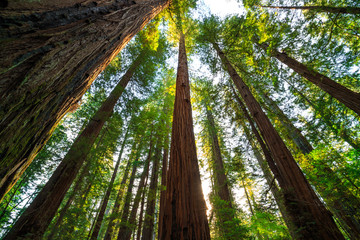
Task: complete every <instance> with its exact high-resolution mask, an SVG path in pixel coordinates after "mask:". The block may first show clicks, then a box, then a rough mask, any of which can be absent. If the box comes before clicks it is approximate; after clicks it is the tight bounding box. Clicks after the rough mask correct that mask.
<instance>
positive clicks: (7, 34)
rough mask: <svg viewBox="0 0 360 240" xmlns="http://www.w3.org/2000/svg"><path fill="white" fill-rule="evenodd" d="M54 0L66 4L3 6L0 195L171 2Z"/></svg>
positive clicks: (1, 33)
mask: <svg viewBox="0 0 360 240" xmlns="http://www.w3.org/2000/svg"><path fill="white" fill-rule="evenodd" d="M65 1H66V0H65ZM17 2H19V1H17ZM52 2H53V5H63V6H64V7H61V8H60V7H59V8H51V7H49V8H40V10H39V9H30V8H31V7H29V8H28V9H26V8H23V9H21V11H20V10H19V9H15V8H5V9H1V10H0V15H1V23H0V39H1V40H0V59H1V62H0V99H1V101H0V119H1V120H0V158H1V160H0V169H1V171H0V200H1V199H2V197H3V196H4V194H6V193H7V192H8V191H9V190H10V189H11V187H12V186H13V185H14V184H15V182H16V181H17V179H18V178H19V176H20V175H21V174H22V173H23V172H24V170H25V169H26V168H27V166H28V165H29V164H30V163H31V161H32V160H33V158H34V157H35V155H36V154H37V152H38V151H39V150H40V149H41V148H42V147H43V145H44V144H45V143H46V141H47V140H48V139H49V137H50V135H51V134H52V132H53V130H54V129H55V127H56V125H57V124H58V123H59V121H60V120H61V118H62V117H63V116H64V115H65V114H66V113H67V112H68V111H69V110H71V109H74V108H76V106H77V105H78V102H79V101H80V99H81V97H82V95H83V94H84V93H85V91H86V90H87V88H88V87H89V86H90V85H91V83H92V82H93V80H94V79H95V78H96V77H97V75H98V74H99V73H100V72H101V71H102V70H104V68H105V67H106V66H107V65H108V64H109V63H110V61H111V60H112V59H113V58H114V57H115V56H116V55H117V54H118V53H119V51H120V50H121V49H122V48H123V47H124V46H125V45H126V44H127V42H128V41H129V40H130V39H131V38H132V37H133V36H134V35H135V34H136V33H137V32H139V31H140V29H142V28H143V27H144V26H145V24H146V23H147V22H149V21H150V20H151V19H152V18H153V17H154V16H156V15H157V14H158V13H159V12H160V11H161V10H162V9H164V8H165V7H167V5H168V3H169V1H167V0H139V1H136V2H135V1H127V0H116V1H115V0H110V1H86V2H85V1H80V0H74V1H72V2H77V3H76V4H73V5H70V4H67V5H66V4H59V3H57V4H56V3H54V1H52ZM60 2H62V1H60ZM67 2H69V1H67ZM80 2H81V3H80ZM31 4H34V3H31ZM44 6H45V5H44ZM9 133H11V134H9Z"/></svg>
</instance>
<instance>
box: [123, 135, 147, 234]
mask: <svg viewBox="0 0 360 240" xmlns="http://www.w3.org/2000/svg"><path fill="white" fill-rule="evenodd" d="M152 148H153V146H152V141H151V140H150V147H149V153H148V156H147V158H146V160H145V165H144V170H143V172H142V174H141V178H140V182H139V186H138V189H137V192H136V195H135V198H134V201H133V205H132V209H131V213H130V216H129V219H127V220H125V219H122V221H121V223H120V229H119V233H118V236H117V239H118V240H130V238H131V234H132V232H133V230H134V225H135V223H136V213H137V210H138V208H139V204H140V201H141V195H142V193H143V191H144V190H145V187H146V186H145V180H146V179H147V177H148V175H149V167H150V159H151V154H152ZM123 220H125V221H123Z"/></svg>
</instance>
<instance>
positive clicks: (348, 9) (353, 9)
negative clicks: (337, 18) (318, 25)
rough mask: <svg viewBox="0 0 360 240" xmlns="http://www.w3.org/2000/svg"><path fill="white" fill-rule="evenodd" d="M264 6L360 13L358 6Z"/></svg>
mask: <svg viewBox="0 0 360 240" xmlns="http://www.w3.org/2000/svg"><path fill="white" fill-rule="evenodd" d="M261 7H264V8H276V9H299V10H310V11H315V12H328V13H347V14H360V8H358V7H328V6H261Z"/></svg>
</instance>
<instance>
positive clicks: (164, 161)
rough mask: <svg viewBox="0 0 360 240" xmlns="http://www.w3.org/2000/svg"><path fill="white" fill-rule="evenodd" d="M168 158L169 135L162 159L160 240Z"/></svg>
mask: <svg viewBox="0 0 360 240" xmlns="http://www.w3.org/2000/svg"><path fill="white" fill-rule="evenodd" d="M168 158H169V134H168V135H167V136H166V137H165V141H164V153H163V158H162V167H161V169H162V170H161V188H160V207H159V224H158V238H160V233H161V228H162V222H163V218H164V207H165V194H166V191H165V190H166V178H167V177H166V176H167V171H168Z"/></svg>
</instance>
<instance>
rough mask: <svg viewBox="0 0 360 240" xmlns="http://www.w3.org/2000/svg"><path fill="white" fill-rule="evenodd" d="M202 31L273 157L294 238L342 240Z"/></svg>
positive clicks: (239, 81) (251, 99)
mask: <svg viewBox="0 0 360 240" xmlns="http://www.w3.org/2000/svg"><path fill="white" fill-rule="evenodd" d="M210 21H211V20H210ZM208 23H209V22H208ZM213 23H214V22H210V24H213ZM210 26H212V25H210ZM205 28H206V29H204V32H203V33H204V34H203V35H202V36H203V37H204V39H206V40H207V41H209V42H210V43H211V44H212V46H213V48H214V49H215V50H216V52H217V54H218V56H219V57H220V59H221V61H222V63H223V65H224V69H225V70H226V71H227V72H228V74H229V75H230V77H231V79H232V80H233V82H234V84H235V86H236V88H237V90H238V91H239V93H240V94H241V96H242V98H243V99H244V102H245V104H246V106H247V107H248V109H249V111H250V113H251V115H252V117H253V118H254V121H255V122H256V124H257V125H258V127H259V129H260V132H261V134H262V137H263V139H264V141H265V143H266V145H267V147H268V148H269V150H270V152H271V154H272V155H273V159H274V162H275V164H276V170H277V171H278V174H276V173H275V177H276V178H277V180H278V182H279V184H280V187H281V189H282V190H283V194H284V198H285V205H286V206H287V209H288V211H289V212H291V217H292V222H293V223H295V224H296V227H297V235H298V237H297V238H298V239H332V238H334V239H344V237H343V236H342V234H341V232H340V231H339V229H338V227H337V226H336V224H335V222H334V220H333V219H332V217H331V214H330V212H329V211H328V210H327V209H326V208H325V207H324V205H323V203H322V202H321V201H320V199H319V198H318V196H317V195H316V194H315V192H314V190H313V189H312V187H311V186H310V184H309V183H308V181H307V180H306V178H305V176H304V174H303V173H302V171H301V169H300V168H299V166H298V165H297V163H296V162H295V160H294V158H293V156H292V155H291V153H290V151H289V150H288V149H287V147H286V146H285V144H284V142H283V140H282V139H281V138H280V136H279V134H278V133H277V132H276V130H275V128H274V127H273V126H272V124H271V122H270V120H269V119H268V117H267V116H266V115H265V113H264V112H263V110H262V109H261V107H260V105H259V103H258V102H257V101H256V99H255V98H254V96H253V94H252V93H251V91H250V89H249V87H248V86H247V85H246V84H245V83H244V81H243V80H242V78H241V77H240V76H239V75H238V73H237V72H236V70H235V69H234V67H233V66H232V65H231V63H230V62H229V60H228V59H227V58H226V56H225V54H224V52H223V51H222V50H221V49H220V47H219V45H218V44H217V43H216V42H215V41H214V35H213V33H214V32H212V30H213V29H211V27H210V28H209V26H206V27H205ZM205 34H208V35H205ZM305 203H309V204H305Z"/></svg>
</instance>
